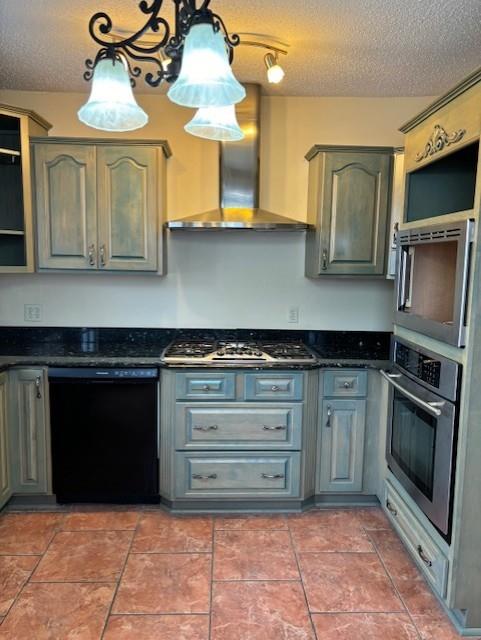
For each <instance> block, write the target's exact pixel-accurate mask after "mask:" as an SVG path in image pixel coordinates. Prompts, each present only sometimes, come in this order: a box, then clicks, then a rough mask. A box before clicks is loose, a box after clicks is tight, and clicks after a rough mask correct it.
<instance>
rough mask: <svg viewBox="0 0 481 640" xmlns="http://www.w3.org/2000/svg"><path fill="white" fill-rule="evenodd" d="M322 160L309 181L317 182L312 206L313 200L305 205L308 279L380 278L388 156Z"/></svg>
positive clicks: (388, 181)
mask: <svg viewBox="0 0 481 640" xmlns="http://www.w3.org/2000/svg"><path fill="white" fill-rule="evenodd" d="M323 155H324V158H323V161H322V162H318V163H317V165H316V166H315V169H317V171H315V173H316V174H317V175H312V174H313V172H311V177H310V179H311V180H316V181H317V186H316V187H315V188H314V194H315V196H314V202H313V201H312V195H310V202H309V206H310V207H314V208H315V221H314V222H315V225H316V232H311V233H310V234H309V235H310V236H311V237H310V240H309V241H308V254H307V275H310V276H320V275H321V276H322V275H329V276H330V275H346V276H350V275H352V276H380V275H382V274H383V273H384V272H385V253H386V231H387V221H388V208H389V191H390V184H391V171H392V169H391V156H390V155H389V154H378V153H372V152H371V153H360V152H346V153H341V152H329V153H324V154H323ZM312 192H313V191H312V187H311V194H312ZM310 213H311V217H312V211H311V212H310ZM314 238H315V240H314ZM309 244H310V245H311V246H310V249H309ZM313 245H314V246H313Z"/></svg>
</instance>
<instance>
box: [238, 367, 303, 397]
mask: <svg viewBox="0 0 481 640" xmlns="http://www.w3.org/2000/svg"><path fill="white" fill-rule="evenodd" d="M302 382H303V374H302V373H292V374H285V373H272V374H270V373H246V375H245V388H244V397H245V399H246V400H302Z"/></svg>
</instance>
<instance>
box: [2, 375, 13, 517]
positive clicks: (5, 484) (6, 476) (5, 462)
mask: <svg viewBox="0 0 481 640" xmlns="http://www.w3.org/2000/svg"><path fill="white" fill-rule="evenodd" d="M10 473H11V465H10V454H9V434H8V423H7V374H6V373H1V374H0V509H1V508H2V507H3V506H4V505H5V504H6V503H7V502H8V500H9V499H10V497H11V495H12V483H11V480H10Z"/></svg>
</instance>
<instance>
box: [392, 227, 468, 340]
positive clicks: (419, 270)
mask: <svg viewBox="0 0 481 640" xmlns="http://www.w3.org/2000/svg"><path fill="white" fill-rule="evenodd" d="M473 225H474V222H473V221H472V220H463V221H461V222H456V223H449V224H445V225H435V226H430V227H422V228H415V229H406V230H403V231H400V232H399V235H398V257H397V305H396V311H395V322H396V323H397V324H399V325H401V326H403V327H407V328H408V329H412V330H414V331H419V332H420V333H423V334H425V335H428V336H431V337H432V338H437V339H438V340H441V341H443V342H446V343H448V344H453V345H456V346H464V344H465V330H466V304H467V297H468V295H467V294H468V282H469V265H470V256H471V246H472V231H473Z"/></svg>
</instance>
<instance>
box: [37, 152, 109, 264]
mask: <svg viewBox="0 0 481 640" xmlns="http://www.w3.org/2000/svg"><path fill="white" fill-rule="evenodd" d="M34 154H35V190H36V199H37V206H36V213H37V246H38V266H39V268H40V269H92V268H96V264H97V254H96V246H97V191H96V180H95V147H93V146H91V145H69V144H53V145H50V144H36V145H34Z"/></svg>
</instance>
